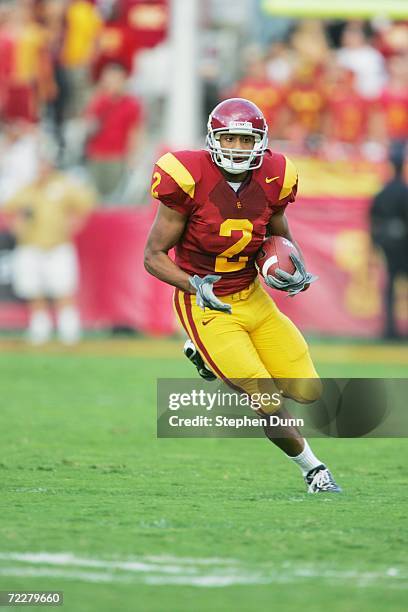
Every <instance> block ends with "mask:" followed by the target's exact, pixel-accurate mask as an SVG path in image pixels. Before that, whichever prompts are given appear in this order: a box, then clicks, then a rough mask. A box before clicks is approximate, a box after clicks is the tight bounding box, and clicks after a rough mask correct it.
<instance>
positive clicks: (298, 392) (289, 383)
mask: <svg viewBox="0 0 408 612" xmlns="http://www.w3.org/2000/svg"><path fill="white" fill-rule="evenodd" d="M280 383H281V389H282V395H283V396H284V397H288V398H290V399H293V400H295V402H299V403H300V404H311V403H313V402H315V401H317V400H318V399H320V397H321V395H322V392H323V385H322V381H321V380H320V378H289V379H286V380H285V381H282V380H281V381H280Z"/></svg>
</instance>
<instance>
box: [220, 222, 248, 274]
mask: <svg viewBox="0 0 408 612" xmlns="http://www.w3.org/2000/svg"><path fill="white" fill-rule="evenodd" d="M253 227H254V226H253V225H252V223H251V221H250V220H249V219H226V220H225V221H223V223H221V225H220V232H219V235H220V236H231V234H232V232H233V231H234V230H235V231H241V232H242V236H241V238H240V239H239V240H237V241H236V242H234V244H232V245H231V246H230V247H228V249H225V251H223V252H222V253H220V254H219V255H217V257H216V260H215V271H216V272H237V271H238V270H242V269H243V268H245V266H246V264H247V261H248V257H246V256H245V255H242V256H241V257H239V259H238V260H237V261H228V259H229V258H230V257H233V256H234V255H238V253H240V252H241V251H243V250H244V249H245V247H246V246H247V244H249V243H250V242H251V240H252V230H253Z"/></svg>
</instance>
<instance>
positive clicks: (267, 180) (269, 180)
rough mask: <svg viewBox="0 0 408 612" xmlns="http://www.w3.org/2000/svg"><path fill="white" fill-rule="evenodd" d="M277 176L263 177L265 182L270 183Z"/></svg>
mask: <svg viewBox="0 0 408 612" xmlns="http://www.w3.org/2000/svg"><path fill="white" fill-rule="evenodd" d="M278 178H279V176H272V177H271V178H269V176H267V177H266V179H265V183H272V181H276V179H278Z"/></svg>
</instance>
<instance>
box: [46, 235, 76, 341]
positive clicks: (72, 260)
mask: <svg viewBox="0 0 408 612" xmlns="http://www.w3.org/2000/svg"><path fill="white" fill-rule="evenodd" d="M45 280H46V285H47V292H48V295H49V296H50V297H52V299H53V300H54V302H55V305H56V310H57V313H56V314H57V332H58V336H59V339H60V340H61V342H63V343H64V344H75V343H76V342H78V341H79V339H80V336H81V321H80V317H79V311H78V308H77V306H76V299H75V294H76V291H77V288H78V263H77V257H76V253H75V249H74V247H73V245H71V244H62V245H60V246H58V247H56V248H54V249H52V250H51V251H50V252H49V253H48V255H47V259H46V262H45Z"/></svg>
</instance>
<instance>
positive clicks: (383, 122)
mask: <svg viewBox="0 0 408 612" xmlns="http://www.w3.org/2000/svg"><path fill="white" fill-rule="evenodd" d="M388 70H389V81H388V83H387V85H386V86H385V88H384V89H383V91H382V93H381V95H380V97H379V98H378V100H377V105H376V106H377V121H378V129H379V135H380V139H382V140H385V141H387V140H388V141H390V140H391V141H392V140H398V141H405V140H408V56H407V55H395V56H394V57H391V58H390V59H389V61H388Z"/></svg>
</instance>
